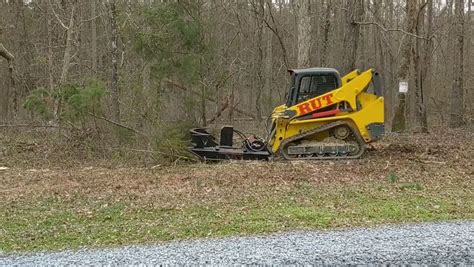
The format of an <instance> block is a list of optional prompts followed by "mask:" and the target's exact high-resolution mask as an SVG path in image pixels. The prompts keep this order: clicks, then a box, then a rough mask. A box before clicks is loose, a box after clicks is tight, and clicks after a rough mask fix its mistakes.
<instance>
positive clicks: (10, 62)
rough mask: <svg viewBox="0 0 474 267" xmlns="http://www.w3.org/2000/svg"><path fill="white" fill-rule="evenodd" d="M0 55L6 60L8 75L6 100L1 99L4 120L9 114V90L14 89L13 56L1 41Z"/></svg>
mask: <svg viewBox="0 0 474 267" xmlns="http://www.w3.org/2000/svg"><path fill="white" fill-rule="evenodd" d="M0 57H3V58H4V59H6V60H7V63H8V75H9V81H8V83H9V86H8V87H7V89H6V92H5V93H6V94H5V96H4V97H5V100H6V101H3V99H2V109H3V110H2V114H3V117H4V120H6V119H7V118H8V116H9V112H8V111H9V109H8V106H9V103H8V101H9V98H10V92H12V91H15V90H16V89H15V78H14V77H13V70H14V65H13V62H14V60H15V57H14V56H13V54H12V53H10V52H9V51H8V50H7V49H6V48H5V47H4V46H3V44H2V43H0Z"/></svg>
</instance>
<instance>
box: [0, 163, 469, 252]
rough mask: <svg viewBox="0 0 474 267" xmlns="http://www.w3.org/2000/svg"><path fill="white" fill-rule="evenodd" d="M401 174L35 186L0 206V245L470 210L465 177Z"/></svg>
mask: <svg viewBox="0 0 474 267" xmlns="http://www.w3.org/2000/svg"><path fill="white" fill-rule="evenodd" d="M283 165H284V164H283ZM259 167H262V166H259ZM196 168H197V169H198V170H199V169H201V168H202V167H196ZM204 168H206V167H204ZM208 168H211V169H222V168H224V169H226V168H229V167H228V166H227V167H226V166H225V165H224V166H223V167H222V166H209V167H208ZM279 168H282V166H279ZM181 171H182V170H181ZM144 172H145V173H147V171H144ZM177 172H180V171H177ZM99 173H101V172H99ZM128 174H130V173H128ZM56 175H57V174H56ZM80 175H83V173H81V174H79V176H80ZM104 175H110V173H106V172H105V173H104ZM141 175H143V173H140V177H141ZM149 175H151V176H154V178H152V181H155V182H157V183H160V184H161V185H162V186H164V187H168V186H167V185H164V184H166V182H165V181H164V180H156V179H159V178H160V177H159V176H160V174H158V175H157V174H156V173H155V174H153V173H149ZM59 176H61V175H59ZM72 176H74V174H72ZM93 176H94V177H93V178H94V179H96V178H99V179H101V178H100V177H97V174H94V175H93ZM198 176H199V175H198ZM137 177H138V176H137ZM199 177H200V176H199ZM85 179H87V178H85ZM137 179H138V178H137ZM47 180H48V179H47ZM252 180H253V179H252ZM257 180H258V179H257ZM257 180H253V182H254V183H255V182H257ZM400 180H403V179H400ZM400 180H399V181H387V180H381V181H379V182H378V183H377V184H376V185H374V183H373V181H370V179H369V180H365V179H362V181H358V182H351V183H348V184H344V183H343V184H341V183H339V182H337V181H336V182H331V183H326V182H323V183H314V182H312V181H311V180H307V179H299V180H296V181H283V182H286V183H287V185H285V186H283V187H282V186H281V184H278V183H271V184H270V185H268V184H267V186H265V187H259V186H250V187H248V186H249V184H248V183H244V184H241V186H243V187H247V188H246V189H245V190H240V189H234V190H233V191H232V192H233V193H230V194H229V192H228V191H226V192H220V190H223V189H222V188H219V187H215V186H216V184H217V185H218V184H221V186H222V183H223V181H219V179H217V180H216V179H212V181H205V180H200V179H196V180H194V181H193V182H192V185H191V186H189V185H188V186H189V187H186V186H184V188H185V189H184V190H185V194H179V193H178V194H176V195H174V200H173V201H172V202H171V203H170V202H169V199H167V198H166V197H164V195H163V191H159V193H158V192H154V193H152V194H151V195H146V194H145V195H140V194H137V193H136V192H133V190H132V191H129V190H122V189H121V188H119V189H118V190H119V191H118V192H117V190H115V191H116V192H117V194H116V195H114V194H113V193H112V192H109V193H104V194H102V196H101V195H100V194H97V193H98V191H96V190H105V191H106V190H107V187H104V188H101V189H98V188H95V189H94V188H92V187H90V186H86V190H84V189H85V188H81V190H72V191H69V192H68V190H66V192H64V191H60V190H59V191H55V190H52V191H51V192H48V193H46V194H44V192H43V194H39V195H36V194H34V193H33V191H29V192H30V196H29V197H31V198H28V197H25V195H23V197H19V198H16V199H14V200H13V201H11V202H10V203H9V204H8V205H4V206H2V208H1V209H0V212H1V216H0V225H1V226H2V229H1V231H0V248H1V250H3V251H7V252H8V251H36V250H56V249H64V248H79V247H83V246H94V247H97V246H116V245H123V244H143V243H153V242H158V241H165V240H173V239H186V238H199V237H220V236H229V235H246V234H261V233H271V232H278V231H287V230H302V229H328V228H340V227H352V226H366V225H374V224H383V223H401V222H425V221H438V220H452V219H473V218H474V209H473V207H474V202H473V198H472V191H470V190H469V187H470V186H471V185H472V184H471V182H470V181H469V180H467V181H466V180H459V179H450V180H449V182H450V183H451V184H450V185H449V186H445V185H443V184H444V183H445V182H446V181H444V182H443V181H426V180H425V181H424V183H425V184H423V185H422V184H421V183H422V181H418V182H401V181H400ZM53 181H54V179H53ZM43 182H44V181H43ZM247 182H250V181H247ZM267 182H268V181H267ZM173 186H175V185H173ZM468 186H469V187H468ZM210 188H212V189H210ZM440 189H442V193H440ZM91 190H92V191H91ZM151 190H155V189H153V188H152V189H151ZM177 190H178V191H179V188H178V189H177ZM199 192H201V193H199ZM149 193H150V192H148V194H149ZM199 195H200V196H199ZM224 196H225V197H224Z"/></svg>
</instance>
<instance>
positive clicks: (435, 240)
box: [0, 221, 474, 265]
mask: <svg viewBox="0 0 474 267" xmlns="http://www.w3.org/2000/svg"><path fill="white" fill-rule="evenodd" d="M389 263H390V264H439V263H442V264H455V263H458V264H467V265H472V264H474V221H467V222H466V221H465V222H450V223H429V224H428V223H426V224H416V225H390V226H382V227H376V228H358V229H353V230H337V231H311V232H306V231H305V232H291V233H283V234H274V235H269V236H256V237H235V238H222V239H204V240H192V241H177V242H170V243H166V244H160V245H154V246H127V247H122V248H111V249H82V250H77V251H62V252H53V253H36V254H9V255H5V254H3V255H2V254H0V265H18V264H20V265H37V264H42V265H65V264H86V265H90V264H113V265H129V264H221V265H224V264H225V265H227V264H389Z"/></svg>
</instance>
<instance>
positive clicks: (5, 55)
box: [0, 43, 15, 70]
mask: <svg viewBox="0 0 474 267" xmlns="http://www.w3.org/2000/svg"><path fill="white" fill-rule="evenodd" d="M0 56H1V57H3V58H5V59H6V60H7V62H8V68H9V69H10V70H13V60H14V59H15V57H14V56H13V54H12V53H10V52H9V51H8V50H7V49H6V48H5V47H4V46H3V44H2V43H0Z"/></svg>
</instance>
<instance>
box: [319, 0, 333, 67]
mask: <svg viewBox="0 0 474 267" xmlns="http://www.w3.org/2000/svg"><path fill="white" fill-rule="evenodd" d="M325 2H326V9H325V11H326V12H325V14H324V24H323V25H324V26H323V40H322V44H321V56H320V58H321V67H327V66H328V62H327V58H328V55H327V54H328V43H329V30H330V28H331V13H332V0H326V1H325Z"/></svg>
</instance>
